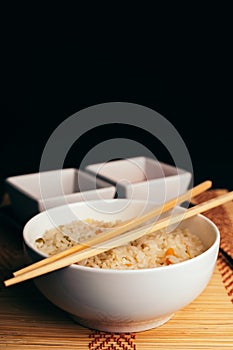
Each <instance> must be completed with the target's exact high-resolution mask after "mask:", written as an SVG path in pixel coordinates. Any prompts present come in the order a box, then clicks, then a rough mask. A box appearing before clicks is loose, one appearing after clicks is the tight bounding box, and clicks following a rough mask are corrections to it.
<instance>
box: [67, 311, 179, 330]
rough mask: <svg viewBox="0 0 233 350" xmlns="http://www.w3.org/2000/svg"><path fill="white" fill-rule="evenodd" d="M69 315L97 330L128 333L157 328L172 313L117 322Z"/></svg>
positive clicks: (85, 325)
mask: <svg viewBox="0 0 233 350" xmlns="http://www.w3.org/2000/svg"><path fill="white" fill-rule="evenodd" d="M70 316H71V317H72V319H73V320H74V321H75V322H77V323H79V324H80V325H82V326H84V327H88V328H91V329H96V330H99V331H105V332H110V333H130V332H142V331H146V330H149V329H152V328H157V327H159V326H162V325H163V324H164V323H166V322H167V321H169V320H170V318H171V317H172V316H173V314H171V315H167V316H164V317H160V318H156V319H152V320H147V321H139V322H130V321H128V322H124V321H122V322H119V321H115V320H112V321H108V322H104V321H97V320H85V319H82V318H79V317H77V316H74V315H70Z"/></svg>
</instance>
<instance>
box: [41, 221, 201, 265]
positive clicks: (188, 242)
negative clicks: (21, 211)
mask: <svg viewBox="0 0 233 350" xmlns="http://www.w3.org/2000/svg"><path fill="white" fill-rule="evenodd" d="M118 224H119V221H115V222H104V221H97V220H91V219H87V220H86V221H81V220H80V221H73V222H71V223H70V224H66V225H60V226H58V227H57V228H54V229H50V230H47V231H46V232H45V233H44V235H43V236H42V237H41V238H38V239H37V240H36V248H37V249H39V250H40V251H41V252H43V253H45V254H47V255H53V254H56V253H59V252H61V251H64V250H65V249H68V248H70V247H72V246H74V245H76V244H78V243H81V242H84V241H85V240H87V239H88V238H91V237H94V236H95V235H96V234H99V233H101V232H103V231H106V230H109V228H112V227H114V226H116V225H118ZM203 251H204V246H203V244H202V242H201V240H200V239H199V238H198V237H197V236H196V235H194V234H192V233H190V232H189V230H188V229H187V228H185V229H181V228H176V229H175V230H173V231H172V232H169V233H167V232H165V230H160V231H156V232H154V233H150V234H147V235H144V236H143V237H141V238H139V239H137V240H135V241H133V242H130V243H128V244H125V245H124V246H120V247H117V248H114V249H111V250H109V251H107V252H105V253H101V254H99V255H96V256H93V257H91V258H88V259H85V260H82V261H80V262H78V264H79V265H83V266H88V267H96V268H103V269H117V270H127V269H128V270H135V269H143V268H153V267H158V266H166V265H170V264H175V263H178V262H181V261H185V260H188V259H191V258H193V257H195V256H197V255H199V254H201V253H202V252H203Z"/></svg>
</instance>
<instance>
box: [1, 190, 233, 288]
mask: <svg viewBox="0 0 233 350" xmlns="http://www.w3.org/2000/svg"><path fill="white" fill-rule="evenodd" d="M230 200H233V191H232V192H229V193H227V194H224V195H222V196H220V197H217V198H213V199H210V200H208V201H206V202H203V203H201V204H198V205H196V206H195V207H192V208H190V209H187V210H186V211H185V212H182V213H179V214H177V215H174V216H169V217H165V218H163V219H160V220H159V221H157V222H156V223H154V224H153V225H151V224H149V225H147V226H146V227H141V228H138V229H136V230H133V231H131V232H126V233H125V234H123V235H121V236H119V237H115V238H112V239H111V240H108V241H106V242H104V246H103V245H102V244H97V245H96V246H94V247H90V248H87V249H86V250H84V251H81V252H78V253H73V254H71V255H68V256H66V257H64V258H62V259H60V260H57V261H54V262H52V263H51V264H47V265H45V266H42V267H39V268H37V269H34V270H32V271H29V272H26V273H24V274H21V275H19V276H16V277H13V278H11V279H8V280H6V281H4V283H5V286H10V285H12V284H16V283H19V282H23V281H25V280H28V279H30V278H35V277H38V276H41V275H43V274H45V273H48V272H52V271H55V270H58V269H60V268H63V267H66V266H69V265H71V264H73V263H76V262H79V261H81V260H83V259H87V258H90V257H92V256H94V255H97V254H100V253H103V252H105V251H108V250H110V249H113V248H116V247H118V246H121V245H124V244H127V243H129V242H130V241H134V240H135V239H138V238H140V237H142V236H143V235H145V234H148V233H152V232H155V231H157V230H161V229H163V228H165V227H167V226H169V225H171V224H175V223H179V222H181V221H183V220H186V219H188V218H191V217H193V216H195V215H197V214H200V213H202V212H204V211H207V210H210V209H212V208H215V207H217V206H219V205H222V204H224V203H226V202H228V201H230Z"/></svg>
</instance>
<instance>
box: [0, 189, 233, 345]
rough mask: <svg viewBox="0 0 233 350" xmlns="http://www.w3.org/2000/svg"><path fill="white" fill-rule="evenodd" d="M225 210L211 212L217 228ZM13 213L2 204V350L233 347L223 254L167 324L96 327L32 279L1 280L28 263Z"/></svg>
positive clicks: (231, 289) (231, 281) (231, 291)
mask: <svg viewBox="0 0 233 350" xmlns="http://www.w3.org/2000/svg"><path fill="white" fill-rule="evenodd" d="M212 193H213V192H212ZM231 205H232V204H231ZM230 209H231V208H230ZM224 210H225V209H224ZM227 210H229V206H228V207H227V208H226V210H225V211H224V213H223V212H222V211H221V212H220V214H218V213H215V219H216V220H219V226H220V227H219V228H220V231H221V230H223V231H224V227H226V223H227V224H228V225H229V220H231V218H230V215H228V211H227ZM232 212H233V211H232ZM6 214H7V215H6ZM209 214H210V215H213V212H212V213H209ZM8 215H9V216H8ZM11 215H12V213H11V208H10V207H8V206H7V207H6V206H3V207H1V208H0V248H1V249H0V279H1V281H0V349H26V350H27V349H50V348H51V349H66V350H69V349H80V350H85V349H89V350H90V349H91V350H101V349H102V350H110V349H113V350H114V349H115V350H122V349H123V350H152V349H166V350H169V349H174V347H175V348H176V349H177V350H181V349H186V350H187V349H199V350H200V349H203V350H204V349H218V350H221V349H231V350H232V349H233V304H232V300H233V274H232V270H231V269H230V268H229V267H228V266H227V265H226V264H225V262H224V260H223V259H222V258H221V257H219V259H218V264H217V267H216V270H215V272H214V275H213V277H212V279H211V281H210V283H209V285H208V286H207V288H206V289H205V291H204V292H203V293H202V294H201V295H200V296H199V297H198V298H197V299H196V300H195V301H194V302H193V303H191V304H190V305H189V306H187V307H185V308H184V309H183V310H180V311H179V312H177V313H176V314H175V315H174V316H173V318H172V319H171V320H170V321H169V322H167V323H166V324H165V325H163V326H161V327H158V328H157V329H152V330H149V331H145V332H139V333H134V334H133V333H132V334H110V333H104V332H98V331H95V330H91V329H88V328H84V327H82V326H80V325H78V324H76V323H74V321H72V320H71V319H70V318H69V316H68V315H67V314H66V313H65V312H63V311H61V310H59V309H58V308H57V307H56V306H54V305H52V304H51V303H50V302H49V301H48V300H46V299H45V298H44V297H43V296H42V295H41V294H40V292H39V291H38V290H37V289H36V287H35V286H34V284H33V281H27V282H24V283H21V284H18V285H15V286H12V287H8V288H6V287H5V286H4V285H3V283H2V282H3V280H4V279H6V278H8V277H10V276H11V274H12V271H14V270H17V269H19V268H20V267H22V266H24V265H25V264H26V263H27V261H26V258H25V255H24V252H23V244H22V227H21V226H20V225H18V224H17V223H15V222H14V221H13V220H12V219H11V217H12V216H11ZM229 218H230V219H229ZM227 232H229V229H228V230H227ZM232 232H233V231H232ZM232 232H231V233H232ZM232 237H233V236H232ZM223 243H224V239H223ZM224 244H226V243H224Z"/></svg>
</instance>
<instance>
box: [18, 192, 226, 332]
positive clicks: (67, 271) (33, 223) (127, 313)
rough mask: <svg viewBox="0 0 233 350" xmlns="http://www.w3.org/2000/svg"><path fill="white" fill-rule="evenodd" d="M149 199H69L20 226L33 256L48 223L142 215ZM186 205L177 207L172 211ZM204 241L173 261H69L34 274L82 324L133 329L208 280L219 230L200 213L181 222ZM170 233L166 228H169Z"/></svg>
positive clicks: (169, 311) (170, 310) (182, 302)
mask: <svg viewBox="0 0 233 350" xmlns="http://www.w3.org/2000/svg"><path fill="white" fill-rule="evenodd" d="M152 207H154V204H153V203H151V202H150V203H146V205H145V202H143V201H135V200H133V201H128V200H127V199H112V200H106V201H91V202H79V203H73V204H70V205H69V206H61V207H57V208H54V209H50V210H48V211H46V212H42V213H40V214H38V215H36V216H35V217H33V218H32V219H31V220H30V221H29V222H28V223H27V224H26V225H25V227H24V231H23V236H24V242H25V247H26V250H27V252H28V255H29V256H30V259H31V260H32V261H36V260H38V259H41V258H42V257H43V256H44V255H43V254H41V253H40V252H39V251H37V250H36V249H35V248H34V242H35V239H36V238H38V237H40V236H41V235H42V234H43V232H44V231H45V230H46V229H49V228H51V227H53V226H54V224H55V225H59V224H65V223H69V222H71V221H72V220H74V218H76V219H77V215H78V218H79V219H82V218H83V219H84V218H90V217H92V218H94V219H103V220H115V219H116V218H120V219H123V220H125V219H126V218H130V217H135V216H137V215H142V213H143V212H145V211H147V210H150V209H152ZM183 210H185V209H183V208H181V207H177V208H176V210H175V211H177V212H180V211H183ZM180 225H181V226H183V227H188V228H189V230H190V231H191V232H192V233H195V234H196V235H197V236H199V237H200V238H201V240H202V241H203V243H204V245H205V247H206V251H205V252H204V253H202V254H201V255H199V256H197V257H195V258H193V259H191V260H188V261H185V262H181V263H178V264H175V265H170V266H164V267H157V268H152V269H142V270H130V271H129V270H124V271H122V270H107V269H96V268H89V267H83V266H79V265H72V266H70V267H67V268H63V269H61V270H58V271H56V272H52V273H49V274H47V275H44V276H41V277H38V278H36V279H35V280H34V281H35V284H36V286H37V287H38V288H39V290H40V291H41V292H42V293H43V294H44V295H45V296H46V297H47V298H48V299H49V300H50V301H51V302H52V303H54V304H55V305H57V306H58V307H59V308H61V309H63V310H65V311H66V312H68V313H69V314H70V315H71V316H72V317H73V319H74V320H76V321H77V322H79V323H80V324H82V325H84V326H87V327H90V328H94V329H99V330H103V331H109V332H137V331H143V330H147V329H150V328H154V327H157V326H159V325H162V324H163V323H165V322H166V321H168V320H169V319H170V318H171V317H172V315H173V314H174V313H175V312H176V311H178V310H180V309H181V308H183V307H185V306H186V305H188V304H189V303H191V302H192V301H193V300H194V299H195V298H196V297H197V296H198V295H199V294H200V293H202V291H203V290H204V289H205V287H206V286H207V284H208V282H209V280H210V278H211V275H212V273H213V270H214V268H215V264H216V259H217V255H218V249H219V241H220V234H219V231H218V228H217V227H216V226H215V224H214V223H213V222H211V221H210V220H209V219H207V218H206V217H204V216H202V215H198V216H196V217H194V218H191V219H188V220H186V221H185V222H182V223H181V224H180ZM168 234H169V233H168Z"/></svg>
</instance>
